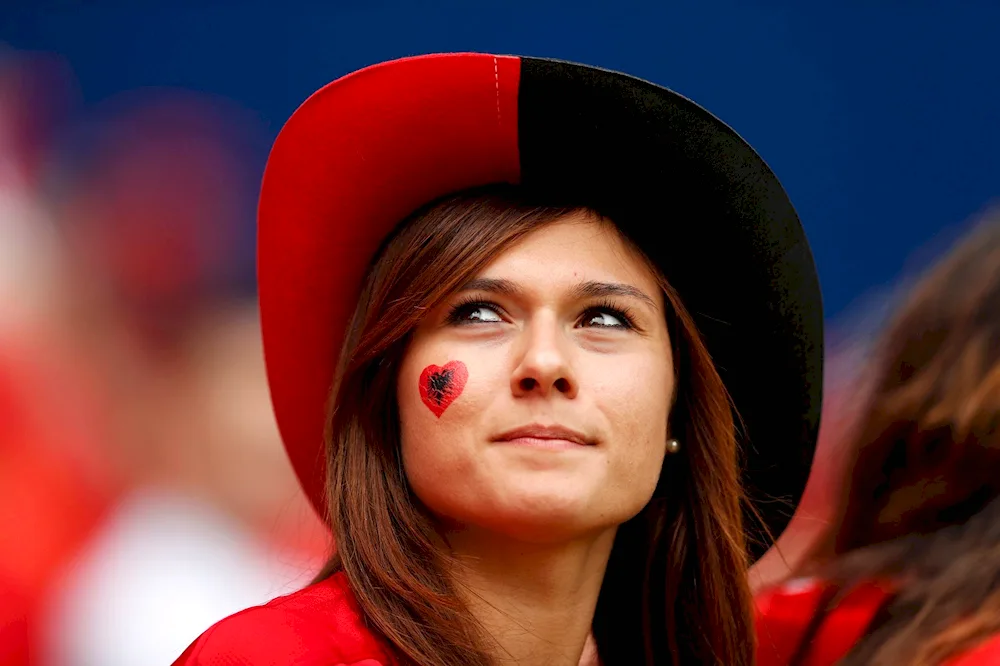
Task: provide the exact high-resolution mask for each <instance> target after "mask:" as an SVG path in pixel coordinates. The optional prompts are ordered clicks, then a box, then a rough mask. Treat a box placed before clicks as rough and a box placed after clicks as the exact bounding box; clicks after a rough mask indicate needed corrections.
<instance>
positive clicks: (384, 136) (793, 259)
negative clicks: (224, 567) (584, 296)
mask: <svg viewBox="0 0 1000 666" xmlns="http://www.w3.org/2000/svg"><path fill="white" fill-rule="evenodd" d="M493 183H513V184H519V185H521V186H523V187H525V188H527V189H531V190H537V191H540V192H544V193H546V194H549V195H551V196H552V197H553V198H558V199H559V200H560V201H572V202H575V203H579V204H581V205H587V206H591V207H593V208H595V209H596V210H598V211H600V212H601V213H603V214H605V215H608V216H609V217H610V218H611V219H613V220H614V221H615V222H616V223H617V224H618V226H619V227H620V228H621V229H622V231H623V232H624V233H625V234H626V235H627V236H628V237H629V238H631V239H632V240H633V241H634V242H635V243H637V244H638V245H639V247H641V248H642V249H643V251H644V252H645V253H646V254H647V255H648V256H649V257H650V258H651V259H652V260H653V261H654V262H655V263H656V265H657V266H658V267H659V269H660V270H661V271H662V272H663V274H664V275H665V276H666V278H667V279H668V281H669V282H670V283H671V285H672V286H673V287H674V288H675V289H676V290H677V291H678V293H679V294H680V296H681V299H682V300H683V302H684V304H685V305H686V307H687V309H688V310H689V311H690V312H691V313H692V315H693V316H694V318H695V321H696V323H697V325H698V328H699V330H700V332H701V333H702V335H703V337H704V340H705V342H706V345H707V347H708V350H709V352H710V353H711V355H712V358H713V360H714V362H715V365H716V367H717V368H718V371H719V373H720V375H721V376H722V379H723V381H724V382H725V385H726V387H727V388H728V390H729V393H730V394H731V396H732V399H733V402H734V404H735V407H736V409H737V411H738V414H739V417H740V419H741V423H742V425H741V427H740V432H739V440H740V442H741V444H742V447H743V451H744V458H745V460H744V461H743V472H742V478H743V481H744V483H745V486H746V488H747V491H748V493H749V495H750V499H751V501H752V502H753V503H754V506H755V508H756V510H757V512H758V513H759V514H760V515H761V516H762V517H763V521H764V527H766V528H767V530H768V531H770V533H771V534H773V535H777V534H778V533H780V532H781V530H783V529H784V527H785V526H786V524H787V523H788V520H789V518H790V516H791V514H792V512H793V510H794V507H795V505H796V504H797V502H798V500H799V498H800V497H801V494H802V491H803V488H804V487H805V483H806V480H807V477H808V475H809V468H810V465H811V463H812V457H813V451H814V448H815V442H816V434H817V429H818V425H819V414H820V401H821V390H822V360H823V316H822V306H821V299H820V290H819V284H818V280H817V275H816V269H815V265H814V262H813V258H812V253H811V251H810V249H809V246H808V243H807V241H806V237H805V234H804V232H803V229H802V225H801V223H800V221H799V219H798V216H797V215H796V212H795V210H794V208H793V207H792V204H791V202H790V201H789V199H788V196H787V195H786V193H785V191H784V190H783V188H782V186H781V184H780V183H779V182H778V179H777V178H776V177H775V175H774V173H772V171H771V169H770V168H768V166H767V165H766V164H765V163H764V160H763V159H761V157H760V156H759V155H758V154H757V153H756V152H755V151H754V150H753V149H752V148H751V147H750V146H749V145H748V144H747V143H746V142H745V141H744V140H743V139H741V138H740V137H739V135H737V134H736V132H734V131H733V130H732V129H730V128H729V127H728V126H727V125H725V124H724V123H723V122H722V121H720V120H718V119H717V118H715V117H714V116H713V115H712V114H710V113H709V112H707V111H706V110H704V109H703V108H701V107H700V106H698V105H697V104H695V103H693V102H691V101H690V100H688V99H685V98H684V97H682V96H681V95H678V94H677V93H675V92H672V91H670V90H667V89H665V88H662V87H660V86H657V85H654V84H652V83H649V82H647V81H643V80H640V79H637V78H634V77H631V76H628V75H625V74H620V73H617V72H612V71H607V70H604V69H599V68H595V67H589V66H585V65H579V64H574V63H568V62H561V61H555V60H545V59H537V58H528V57H515V56H494V55H488V54H479V53H457V54H436V55H426V56H419V57H412V58H404V59H401V60H394V61H391V62H385V63H382V64H378V65H374V66H371V67H368V68H365V69H362V70H360V71H357V72H354V73H352V74H349V75H347V76H344V77H343V78H340V79H338V80H336V81H334V82H332V83H330V84H328V85H327V86H325V87H323V88H322V89H320V90H319V91H318V92H316V93H315V94H313V95H312V96H311V97H309V99H307V100H306V101H305V102H304V103H303V104H302V106H301V107H299V109H298V110H297V111H295V113H294V114H293V115H292V117H291V118H290V119H289V120H288V122H287V123H286V124H285V126H284V127H283V128H282V130H281V132H280V133H279V135H278V137H277V139H276V141H275V143H274V147H273V149H272V151H271V155H270V157H269V159H268V162H267V167H266V169H265V173H264V180H263V185H262V191H261V196H260V206H259V210H258V222H259V235H258V243H259V247H258V280H259V298H260V310H261V325H262V329H263V339H264V355H265V360H266V364H267V374H268V381H269V384H270V389H271V397H272V401H273V404H274V411H275V415H276V417H277V422H278V427H279V429H280V432H281V436H282V438H283V441H284V444H285V447H286V449H287V451H288V455H289V457H290V459H291V462H292V464H293V467H294V468H295V472H296V473H297V475H298V477H299V479H300V481H301V483H302V486H303V488H304V490H305V492H306V494H307V495H308V496H309V498H310V499H311V501H312V502H313V504H314V506H315V507H316V508H317V509H318V510H319V511H320V513H321V514H324V515H325V499H324V482H325V478H326V475H325V457H324V443H323V433H324V426H325V418H326V411H327V406H328V400H329V393H330V390H331V386H332V382H333V375H334V371H335V368H336V365H337V361H338V355H339V353H340V350H341V345H342V341H343V337H344V334H345V331H346V327H347V324H348V322H349V320H350V318H351V316H352V314H353V312H354V309H355V306H356V303H357V299H358V296H359V292H360V288H361V284H362V281H363V279H364V277H365V275H366V273H367V271H368V269H369V268H370V266H371V264H372V260H373V257H374V255H375V254H376V252H377V251H378V249H379V248H380V246H381V245H382V244H383V242H384V241H385V239H386V238H387V236H388V235H389V234H391V233H392V231H393V230H394V228H395V227H396V226H397V225H398V223H399V222H400V221H401V220H403V219H404V218H406V217H407V216H408V215H410V214H411V213H412V212H414V211H415V210H416V209H418V208H420V207H422V206H424V205H426V204H428V203H430V202H432V201H434V200H436V199H438V198H440V197H442V196H445V195H448V194H451V193H455V192H458V191H461V190H465V189H468V188H473V187H478V186H484V185H489V184H493ZM748 520H749V521H750V522H749V523H748V529H749V530H751V532H752V534H751V536H752V539H751V540H752V541H754V540H760V539H762V538H763V537H762V534H763V532H762V530H761V527H762V526H761V525H759V524H758V523H757V522H756V520H755V519H753V518H752V517H750V516H749V515H748ZM762 551H763V546H761V545H757V546H755V547H753V552H752V555H753V556H755V557H756V556H759V555H760V553H761V552H762Z"/></svg>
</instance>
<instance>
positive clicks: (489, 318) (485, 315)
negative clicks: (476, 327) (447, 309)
mask: <svg viewBox="0 0 1000 666" xmlns="http://www.w3.org/2000/svg"><path fill="white" fill-rule="evenodd" d="M448 321H450V322H451V323H455V324H476V323H488V324H493V323H499V322H502V321H503V318H502V317H501V316H500V314H499V313H498V312H497V311H496V310H495V309H494V308H493V307H491V306H490V305H486V304H481V303H469V304H466V305H460V306H459V307H457V308H455V309H454V310H452V311H451V314H450V315H449V316H448Z"/></svg>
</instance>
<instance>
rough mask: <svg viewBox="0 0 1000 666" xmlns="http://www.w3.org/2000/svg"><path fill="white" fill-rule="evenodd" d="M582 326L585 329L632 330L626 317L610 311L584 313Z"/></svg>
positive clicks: (581, 321)
mask: <svg viewBox="0 0 1000 666" xmlns="http://www.w3.org/2000/svg"><path fill="white" fill-rule="evenodd" d="M580 324H581V325H583V326H584V327H585V328H631V326H630V324H629V322H628V319H627V318H626V317H625V316H624V315H622V314H619V313H616V312H610V311H608V310H590V311H588V312H586V313H584V315H583V319H581V320H580Z"/></svg>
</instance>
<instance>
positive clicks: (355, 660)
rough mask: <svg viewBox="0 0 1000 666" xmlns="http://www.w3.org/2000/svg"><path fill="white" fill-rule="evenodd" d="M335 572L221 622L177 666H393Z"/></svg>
mask: <svg viewBox="0 0 1000 666" xmlns="http://www.w3.org/2000/svg"><path fill="white" fill-rule="evenodd" d="M388 655H389V652H388V650H386V649H385V648H384V647H383V644H382V643H381V642H380V641H379V640H378V639H376V638H375V636H374V635H373V634H372V632H371V631H370V630H368V629H367V628H366V627H365V621H364V619H363V618H362V615H361V610H360V608H358V605H357V602H356V601H355V599H354V595H353V594H351V591H350V589H349V587H348V583H347V577H346V576H345V575H344V574H343V573H337V574H334V575H333V576H331V577H330V578H328V579H326V580H325V581H323V582H320V583H316V584H315V585H310V586H309V587H307V588H305V589H303V590H299V591H298V592H293V593H292V594H289V595H286V596H283V597H278V598H277V599H275V600H273V601H271V602H269V603H267V604H264V605H263V606H254V607H253V608H248V609H247V610H244V611H241V612H239V613H236V614H235V615H231V616H229V617H227V618H225V619H224V620H221V621H219V622H217V623H216V624H215V625H213V626H212V627H210V628H209V629H208V630H207V631H206V632H205V633H203V634H202V635H201V636H199V637H198V639H197V640H195V642H194V643H192V644H191V645H190V646H189V647H188V649H187V650H185V651H184V654H182V655H181V656H180V657H179V658H178V659H177V661H175V662H174V665H173V666H285V665H286V664H296V666H390V665H391V664H392V663H393V662H392V660H391V659H390V658H389V656H388Z"/></svg>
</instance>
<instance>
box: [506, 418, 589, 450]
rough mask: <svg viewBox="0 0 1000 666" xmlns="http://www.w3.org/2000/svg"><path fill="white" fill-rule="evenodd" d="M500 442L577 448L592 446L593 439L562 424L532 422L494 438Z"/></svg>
mask: <svg viewBox="0 0 1000 666" xmlns="http://www.w3.org/2000/svg"><path fill="white" fill-rule="evenodd" d="M493 441H494V442H497V443H500V444H514V445H517V446H531V447H534V448H539V449H551V450H562V449H575V448H579V447H581V446H592V445H593V444H595V442H594V441H593V439H591V438H589V437H587V436H586V435H584V434H583V433H581V432H578V431H576V430H573V429H572V428H567V427H565V426H561V425H541V424H532V425H527V426H522V427H519V428H514V429H513V430H508V431H507V432H505V433H503V434H501V435H498V436H497V437H494V438H493Z"/></svg>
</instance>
